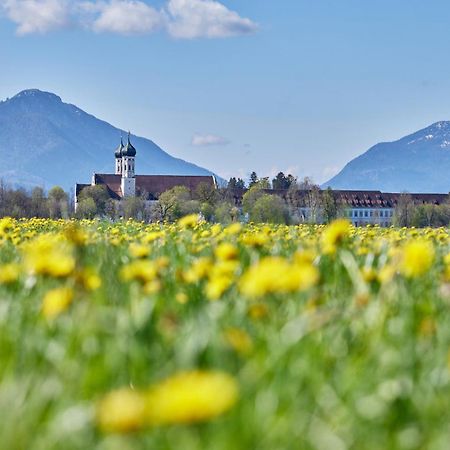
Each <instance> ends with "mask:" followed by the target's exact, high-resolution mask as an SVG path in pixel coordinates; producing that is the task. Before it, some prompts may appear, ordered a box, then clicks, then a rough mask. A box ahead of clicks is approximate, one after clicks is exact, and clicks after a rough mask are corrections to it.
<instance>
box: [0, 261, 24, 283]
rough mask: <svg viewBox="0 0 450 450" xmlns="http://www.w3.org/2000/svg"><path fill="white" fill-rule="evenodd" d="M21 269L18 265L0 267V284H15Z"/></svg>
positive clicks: (11, 264)
mask: <svg viewBox="0 0 450 450" xmlns="http://www.w3.org/2000/svg"><path fill="white" fill-rule="evenodd" d="M20 273H21V269H20V266H19V265H18V264H15V263H10V264H5V265H3V266H0V284H12V283H15V282H16V281H17V280H18V279H19V277H20Z"/></svg>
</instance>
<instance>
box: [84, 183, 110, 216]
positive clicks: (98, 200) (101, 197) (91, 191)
mask: <svg viewBox="0 0 450 450" xmlns="http://www.w3.org/2000/svg"><path fill="white" fill-rule="evenodd" d="M86 198H92V200H94V203H95V206H96V208H97V215H100V216H103V215H104V214H105V213H106V205H107V203H108V200H109V199H110V197H109V194H108V189H107V188H106V186H105V185H102V184H99V185H96V186H87V187H85V188H84V189H83V190H82V191H81V193H80V196H79V200H83V199H86Z"/></svg>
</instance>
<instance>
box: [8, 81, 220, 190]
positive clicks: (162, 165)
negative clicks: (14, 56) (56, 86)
mask: <svg viewBox="0 0 450 450" xmlns="http://www.w3.org/2000/svg"><path fill="white" fill-rule="evenodd" d="M0 124H1V126H0V159H1V160H2V161H3V162H4V164H2V166H1V167H0V181H5V182H6V183H10V184H13V185H20V186H27V187H31V186H36V185H41V186H45V187H51V186H53V185H60V186H62V187H63V188H65V189H67V190H68V189H70V188H71V187H72V186H74V185H75V183H76V182H80V181H83V180H86V181H88V180H89V179H90V177H91V176H92V173H94V172H99V173H111V172H112V173H114V164H115V160H114V149H115V148H117V144H118V143H119V139H120V135H121V134H125V131H123V130H119V129H118V128H116V127H114V126H112V125H110V124H109V123H107V122H105V121H102V120H100V119H97V118H96V117H94V116H92V115H90V114H88V113H85V112H84V111H82V110H81V109H79V108H78V107H77V106H75V105H71V104H69V103H64V102H63V101H62V100H61V98H60V97H58V96H57V95H55V94H53V93H51V92H45V91H41V90H39V89H27V90H24V91H22V92H19V93H18V94H17V95H15V96H14V97H12V98H11V99H8V100H6V101H3V102H0ZM133 144H134V145H135V146H136V149H137V153H138V159H137V160H136V167H137V173H138V174H139V175H141V174H142V175H211V172H210V171H208V170H206V169H203V168H201V167H198V166H196V165H194V164H192V163H189V162H186V161H183V160H181V159H177V158H174V157H172V156H170V155H169V154H168V153H166V152H165V151H164V150H162V149H161V148H160V147H158V146H157V145H156V144H155V143H154V142H152V141H151V140H149V139H145V138H142V137H138V136H133Z"/></svg>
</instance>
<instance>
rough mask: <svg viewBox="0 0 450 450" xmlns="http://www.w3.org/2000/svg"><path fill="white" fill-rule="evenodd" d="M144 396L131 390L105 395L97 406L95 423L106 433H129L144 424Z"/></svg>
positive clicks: (120, 390) (121, 390)
mask: <svg viewBox="0 0 450 450" xmlns="http://www.w3.org/2000/svg"><path fill="white" fill-rule="evenodd" d="M145 412H146V402H145V396H144V395H143V394H139V393H137V392H135V391H133V390H131V389H126V388H124V389H119V390H117V391H113V392H110V393H109V394H107V395H106V396H105V397H104V398H103V399H102V400H101V401H100V403H99V404H98V406H97V423H98V426H99V428H100V429H101V430H102V431H103V432H106V433H129V432H132V431H137V430H139V429H140V428H142V426H143V425H144V424H145V418H146V416H145Z"/></svg>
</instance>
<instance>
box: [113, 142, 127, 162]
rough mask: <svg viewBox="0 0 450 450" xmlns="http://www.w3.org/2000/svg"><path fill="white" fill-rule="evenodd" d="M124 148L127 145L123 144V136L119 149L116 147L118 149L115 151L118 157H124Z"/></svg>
mask: <svg viewBox="0 0 450 450" xmlns="http://www.w3.org/2000/svg"><path fill="white" fill-rule="evenodd" d="M124 148H125V147H124V145H123V140H122V138H120V145H119V146H118V147H117V149H116V151H115V153H114V155H115V157H116V158H122V152H123V149H124Z"/></svg>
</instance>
